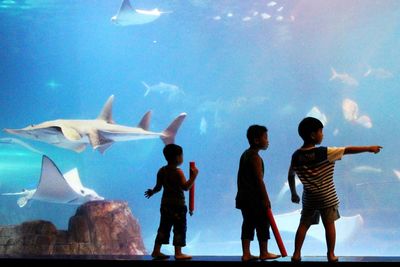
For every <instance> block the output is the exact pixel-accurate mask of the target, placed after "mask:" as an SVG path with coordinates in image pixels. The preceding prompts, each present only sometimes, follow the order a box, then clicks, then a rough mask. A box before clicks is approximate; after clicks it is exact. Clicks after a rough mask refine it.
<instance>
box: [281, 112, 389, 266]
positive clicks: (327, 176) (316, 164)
mask: <svg viewBox="0 0 400 267" xmlns="http://www.w3.org/2000/svg"><path fill="white" fill-rule="evenodd" d="M322 129H323V125H322V123H321V121H319V120H318V119H316V118H312V117H307V118H304V119H303V120H302V121H301V122H300V124H299V127H298V132H299V135H300V137H301V138H302V139H303V141H304V144H303V146H302V147H301V148H299V149H297V150H296V151H295V152H294V153H293V155H292V160H291V164H290V168H289V173H288V182H289V187H290V191H291V194H292V202H294V203H299V202H300V197H299V195H298V194H297V192H296V185H295V175H297V176H298V177H299V179H300V181H301V183H302V184H303V196H302V206H303V207H302V211H301V218H300V224H299V227H298V228H297V232H296V238H295V247H294V253H293V256H292V261H300V260H301V247H302V245H303V242H304V239H305V237H306V233H307V230H308V229H309V228H310V226H311V225H312V224H318V223H319V218H320V217H321V219H322V223H323V225H324V228H325V237H326V244H327V250H328V251H327V258H328V261H330V262H334V261H338V257H336V256H335V252H334V250H335V242H336V229H335V220H337V219H339V218H340V215H339V210H338V207H339V199H338V197H337V194H336V190H335V184H334V182H333V171H334V167H335V161H336V160H340V159H341V158H342V156H343V155H345V154H356V153H362V152H372V153H378V152H379V151H380V150H381V148H382V147H381V146H348V147H323V146H319V147H317V146H316V145H319V144H321V142H322V139H323V136H324V135H323V131H322Z"/></svg>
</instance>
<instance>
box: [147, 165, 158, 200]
mask: <svg viewBox="0 0 400 267" xmlns="http://www.w3.org/2000/svg"><path fill="white" fill-rule="evenodd" d="M161 178H162V177H161V172H160V171H159V172H158V173H157V183H156V185H155V186H154V188H153V189H147V190H146V192H144V196H145V197H146V198H150V197H151V196H152V195H154V194H155V193H157V192H159V191H160V190H161V188H162V183H161V181H162V179H161Z"/></svg>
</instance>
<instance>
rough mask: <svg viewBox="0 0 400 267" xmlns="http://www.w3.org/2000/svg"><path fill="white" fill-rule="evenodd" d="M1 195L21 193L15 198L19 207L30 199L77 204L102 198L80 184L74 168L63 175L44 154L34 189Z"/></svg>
mask: <svg viewBox="0 0 400 267" xmlns="http://www.w3.org/2000/svg"><path fill="white" fill-rule="evenodd" d="M2 195H22V197H20V198H19V199H18V200H17V204H18V206H19V207H21V208H22V207H24V206H25V205H26V204H27V203H28V202H29V201H31V200H40V201H45V202H52V203H62V204H75V205H78V204H83V203H85V202H88V201H94V200H103V199H104V198H103V197H101V196H99V195H98V194H97V193H96V192H95V191H94V190H92V189H89V188H86V187H84V186H83V185H82V183H81V180H80V178H79V173H78V170H77V169H76V168H74V169H72V170H70V171H68V172H67V173H65V174H64V175H63V174H62V173H61V172H60V170H59V169H58V167H57V166H56V165H55V164H54V162H53V161H52V160H51V159H50V158H49V157H47V156H45V155H43V157H42V171H41V175H40V181H39V185H38V187H37V188H36V189H30V190H29V189H24V190H23V191H22V192H17V193H3V194H2Z"/></svg>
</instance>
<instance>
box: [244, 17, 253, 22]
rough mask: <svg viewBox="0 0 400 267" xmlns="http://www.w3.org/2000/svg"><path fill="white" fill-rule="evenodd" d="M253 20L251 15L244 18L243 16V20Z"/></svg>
mask: <svg viewBox="0 0 400 267" xmlns="http://www.w3.org/2000/svg"><path fill="white" fill-rule="evenodd" d="M250 20H251V17H244V18H242V21H250Z"/></svg>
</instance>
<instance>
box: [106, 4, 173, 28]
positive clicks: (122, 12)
mask: <svg viewBox="0 0 400 267" xmlns="http://www.w3.org/2000/svg"><path fill="white" fill-rule="evenodd" d="M164 13H169V12H161V11H160V10H158V9H157V8H155V9H151V10H142V9H133V8H132V6H131V4H130V3H129V0H123V1H122V4H121V7H120V9H119V11H118V13H117V14H116V15H115V16H113V17H112V18H111V21H112V22H113V23H114V24H116V25H119V26H129V25H140V24H146V23H150V22H153V21H155V20H156V19H158V18H159V17H160V16H161V14H164Z"/></svg>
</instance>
